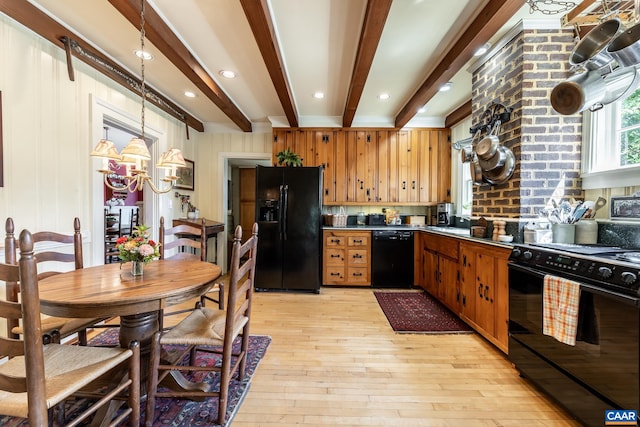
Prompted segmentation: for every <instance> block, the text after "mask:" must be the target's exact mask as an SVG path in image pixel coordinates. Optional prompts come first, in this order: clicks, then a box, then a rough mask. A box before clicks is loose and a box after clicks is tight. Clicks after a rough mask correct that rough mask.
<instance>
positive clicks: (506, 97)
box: [472, 29, 582, 218]
mask: <svg viewBox="0 0 640 427" xmlns="http://www.w3.org/2000/svg"><path fill="white" fill-rule="evenodd" d="M574 46H575V41H574V40H573V32H572V31H571V30H527V29H525V30H523V31H522V32H521V33H520V34H518V36H516V37H515V38H513V39H512V40H511V41H510V42H509V43H507V44H506V45H505V46H504V47H503V48H502V49H500V51H498V52H497V53H496V54H495V55H493V56H492V57H491V58H490V59H489V60H487V61H486V62H485V63H484V64H483V65H481V66H480V67H479V68H478V69H477V70H476V71H475V72H474V74H473V79H472V103H473V106H472V108H473V123H474V124H476V123H479V122H480V120H481V116H482V113H483V112H484V111H485V110H486V109H487V108H488V107H489V106H490V105H491V104H492V103H500V104H503V105H505V106H507V107H510V108H513V111H512V113H511V120H510V121H509V122H507V123H505V124H503V125H502V128H501V132H500V134H499V136H500V142H501V143H503V144H504V145H505V146H506V147H509V148H510V149H511V150H512V151H513V153H514V155H515V157H516V168H515V172H514V174H513V176H512V177H511V179H509V181H508V182H506V183H504V184H500V185H493V186H490V185H482V186H475V188H474V193H473V209H472V213H473V215H474V216H486V217H507V218H520V217H522V218H531V217H536V216H537V212H538V211H539V210H540V209H541V208H542V207H544V205H545V203H546V202H547V201H548V200H549V197H550V196H551V194H552V193H553V191H554V190H555V189H556V187H558V186H564V195H566V196H574V197H576V198H580V197H581V195H582V191H581V182H580V180H579V172H580V146H581V141H582V139H581V134H582V115H581V114H578V115H574V116H563V115H560V114H558V113H556V112H555V111H554V110H553V108H552V107H551V103H550V101H549V96H550V94H551V91H552V90H553V88H554V87H555V85H556V84H557V83H559V82H560V81H562V80H564V79H566V78H567V77H568V70H569V56H570V54H571V51H572V49H573V47H574ZM563 175H564V180H563V179H562V178H563Z"/></svg>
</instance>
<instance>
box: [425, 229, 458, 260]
mask: <svg viewBox="0 0 640 427" xmlns="http://www.w3.org/2000/svg"><path fill="white" fill-rule="evenodd" d="M424 245H425V247H426V248H427V249H429V250H431V251H433V252H437V253H438V254H440V255H444V256H446V257H449V258H451V259H452V260H454V261H455V260H457V259H458V252H459V248H460V243H459V242H458V239H456V238H455V237H444V236H439V235H437V234H430V233H427V234H426V235H425V236H424Z"/></svg>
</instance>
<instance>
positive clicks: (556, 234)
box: [551, 224, 576, 243]
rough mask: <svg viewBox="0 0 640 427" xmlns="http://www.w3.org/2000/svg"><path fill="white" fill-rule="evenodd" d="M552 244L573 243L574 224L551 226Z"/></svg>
mask: <svg viewBox="0 0 640 427" xmlns="http://www.w3.org/2000/svg"><path fill="white" fill-rule="evenodd" d="M551 232H552V233H553V242H554V243H575V239H576V226H575V224H553V225H552V226H551Z"/></svg>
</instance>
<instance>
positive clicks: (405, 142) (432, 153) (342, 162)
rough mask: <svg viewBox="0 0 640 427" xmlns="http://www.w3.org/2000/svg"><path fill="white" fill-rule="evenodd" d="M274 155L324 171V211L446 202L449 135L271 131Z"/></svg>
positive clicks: (391, 131) (412, 131)
mask: <svg viewBox="0 0 640 427" xmlns="http://www.w3.org/2000/svg"><path fill="white" fill-rule="evenodd" d="M273 135H274V143H273V163H274V165H277V160H276V154H277V153H278V152H280V151H282V150H284V149H287V148H288V149H290V150H292V151H294V152H295V153H297V154H299V155H300V157H302V159H303V165H304V166H323V168H324V175H323V203H324V204H325V205H349V204H351V205H374V204H385V205H388V204H394V205H434V204H436V203H439V202H448V201H450V197H451V196H450V186H451V143H450V141H449V129H410V130H405V129H403V130H397V129H338V130H334V129H274V131H273Z"/></svg>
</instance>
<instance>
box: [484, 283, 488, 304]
mask: <svg viewBox="0 0 640 427" xmlns="http://www.w3.org/2000/svg"><path fill="white" fill-rule="evenodd" d="M488 292H489V286H485V287H484V299H485V300H487V301H489V296H488V295H487V293H488Z"/></svg>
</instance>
